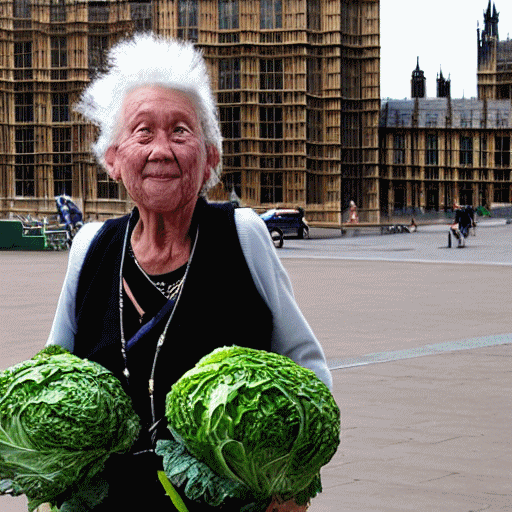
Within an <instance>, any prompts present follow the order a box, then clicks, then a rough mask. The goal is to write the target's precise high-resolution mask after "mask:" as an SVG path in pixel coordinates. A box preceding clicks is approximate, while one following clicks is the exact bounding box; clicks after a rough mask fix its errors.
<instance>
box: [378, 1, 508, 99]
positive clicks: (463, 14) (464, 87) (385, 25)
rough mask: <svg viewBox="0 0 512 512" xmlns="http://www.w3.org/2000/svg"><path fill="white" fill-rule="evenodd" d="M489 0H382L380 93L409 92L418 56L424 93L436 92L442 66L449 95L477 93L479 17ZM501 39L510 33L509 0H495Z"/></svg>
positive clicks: (399, 95) (481, 21)
mask: <svg viewBox="0 0 512 512" xmlns="http://www.w3.org/2000/svg"><path fill="white" fill-rule="evenodd" d="M488 1H489V0H428V1H427V2H420V1H419V0H381V1H380V23H381V26H380V37H381V39H380V44H381V54H380V56H381V97H382V98H388V97H389V98H394V99H402V98H410V97H411V73H412V71H413V70H414V69H415V68H416V58H417V57H419V59H420V69H422V70H423V71H424V72H425V77H426V79H427V96H428V97H435V96H436V78H437V74H438V73H439V70H440V69H442V71H443V76H444V77H445V78H447V77H448V75H449V76H450V78H451V96H452V98H462V97H463V96H464V97H465V98H471V97H476V59H477V35H476V29H477V22H478V23H479V25H480V29H483V24H484V16H483V12H484V10H486V9H487V5H488ZM495 4H496V10H497V11H498V13H499V15H500V16H499V24H498V31H499V36H500V40H504V39H507V38H508V36H509V35H510V37H511V38H512V1H511V0H496V1H495Z"/></svg>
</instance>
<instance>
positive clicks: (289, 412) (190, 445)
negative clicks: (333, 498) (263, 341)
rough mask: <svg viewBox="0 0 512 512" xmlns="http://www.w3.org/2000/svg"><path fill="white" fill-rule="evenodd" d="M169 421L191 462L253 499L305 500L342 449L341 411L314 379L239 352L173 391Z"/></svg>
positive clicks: (229, 350)
mask: <svg viewBox="0 0 512 512" xmlns="http://www.w3.org/2000/svg"><path fill="white" fill-rule="evenodd" d="M166 417H167V420H168V425H169V428H170V430H171V431H172V432H173V434H174V435H175V437H176V438H177V439H179V440H180V441H181V442H183V443H184V445H185V446H186V448H187V449H188V451H189V452H190V453H191V454H192V455H193V456H195V457H197V458H198V459H199V460H202V461H203V462H205V463H206V464H207V465H208V466H209V467H210V468H211V469H212V470H213V471H215V472H216V473H217V474H219V475H222V476H225V477H228V478H231V479H234V480H237V481H239V482H241V483H243V484H245V485H246V486H248V487H249V489H250V490H251V492H253V493H254V494H255V495H256V496H275V495H279V496H280V497H283V498H290V497H295V496H298V495H300V493H301V491H304V490H305V489H307V488H308V487H311V484H312V483H313V481H314V480H315V479H318V476H319V472H320V468H321V467H322V466H323V465H325V464H326V463H327V462H328V461H329V460H330V459H331V457H332V456H333V455H334V453H335V452H336V449H337V447H338V445H339V442H340V411H339V408H338V406H337V405H336V403H335V401H334V399H333V397H332V394H331V393H330V391H329V389H328V388H327V386H325V384H324V383H323V382H322V381H320V380H319V379H318V378H317V377H316V375H315V374H314V372H312V371H311V370H308V369H306V368H303V367H301V366H299V365H297V364H296V363H294V362H293V361H292V360H291V359H289V358H287V357H285V356H281V355H278V354H275V353H270V352H266V351H261V350H253V349H247V348H242V347H236V346H233V347H224V348H220V349H217V350H215V351H213V352H212V353H211V354H209V355H208V356H205V357H204V358H203V359H201V360H200V361H199V362H198V363H197V365H196V366H195V367H194V368H193V369H191V370H190V371H188V372H187V373H185V374H184V375H183V376H182V377H181V378H180V379H179V380H178V381H177V382H176V383H175V384H174V385H173V387H172V389H171V391H170V392H169V393H168V395H167V400H166ZM308 497H309V496H308ZM306 499H307V497H306Z"/></svg>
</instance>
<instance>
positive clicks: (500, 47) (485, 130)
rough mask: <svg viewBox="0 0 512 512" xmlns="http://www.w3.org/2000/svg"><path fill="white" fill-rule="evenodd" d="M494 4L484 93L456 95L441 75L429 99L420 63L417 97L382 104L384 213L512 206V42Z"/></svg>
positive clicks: (481, 50)
mask: <svg viewBox="0 0 512 512" xmlns="http://www.w3.org/2000/svg"><path fill="white" fill-rule="evenodd" d="M498 17H499V14H498V12H497V10H496V6H495V5H491V2H489V4H488V7H487V10H486V11H484V29H483V30H482V31H480V30H478V70H477V85H478V99H477V98H472V99H464V98H462V99H452V98H451V94H450V80H449V79H445V78H444V76H443V74H442V71H441V72H440V74H439V75H438V76H437V97H436V98H427V97H426V94H425V78H424V74H423V72H422V71H421V70H420V67H419V61H418V64H417V66H416V69H415V70H414V71H413V72H412V76H411V92H412V94H411V97H412V99H410V100H389V101H385V102H383V104H382V110H381V118H380V183H379V188H380V206H381V210H382V212H383V213H384V214H386V213H387V214H391V215H392V214H394V213H403V212H407V213H411V214H414V213H416V212H418V211H425V210H427V211H428V210H431V211H439V210H445V211H448V210H451V209H452V208H453V205H454V204H471V205H474V206H480V205H486V206H491V205H493V204H500V203H501V204H503V203H504V204H509V203H511V202H512V194H511V185H512V182H511V173H510V171H511V153H510V151H511V140H512V112H511V110H512V108H511V105H512V103H511V102H512V94H511V91H512V44H511V43H512V42H510V41H499V37H498Z"/></svg>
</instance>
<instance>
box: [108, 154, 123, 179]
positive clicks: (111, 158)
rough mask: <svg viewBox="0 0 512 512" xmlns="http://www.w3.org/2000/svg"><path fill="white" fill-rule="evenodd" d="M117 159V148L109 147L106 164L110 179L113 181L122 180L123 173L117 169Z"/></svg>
mask: <svg viewBox="0 0 512 512" xmlns="http://www.w3.org/2000/svg"><path fill="white" fill-rule="evenodd" d="M116 159H117V146H109V147H108V149H107V151H106V152H105V164H106V167H107V171H108V173H109V175H110V177H111V178H112V179H113V180H115V181H118V180H119V179H121V173H120V172H119V170H118V169H117V166H116Z"/></svg>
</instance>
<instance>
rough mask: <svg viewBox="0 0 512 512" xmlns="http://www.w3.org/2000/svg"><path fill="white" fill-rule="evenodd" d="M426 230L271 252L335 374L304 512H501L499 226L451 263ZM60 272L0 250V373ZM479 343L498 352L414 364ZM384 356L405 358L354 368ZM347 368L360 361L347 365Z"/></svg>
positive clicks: (42, 331)
mask: <svg viewBox="0 0 512 512" xmlns="http://www.w3.org/2000/svg"><path fill="white" fill-rule="evenodd" d="M428 232H429V230H428V229H425V231H424V232H423V233H418V234H417V235H420V236H418V237H417V238H414V237H415V236H416V234H415V235H386V236H380V235H379V236H368V237H366V236H365V237H357V238H346V239H340V238H336V237H335V238H325V239H320V238H318V239H313V240H306V241H295V240H293V241H292V240H286V241H285V247H284V249H285V250H283V251H282V252H280V253H279V254H280V256H281V258H282V261H283V263H284V265H285V267H286V269H287V270H288V272H289V274H290V277H291V280H292V282H293V284H294V289H295V293H296V297H297V301H298V302H299V305H300V307H301V309H302V311H303V312H304V315H305V316H306V318H307V319H308V321H309V322H310V324H311V325H312V327H313V330H314V331H315V333H316V334H317V336H318V338H319V339H320V340H321V342H322V344H323V346H324V349H325V352H326V356H327V358H328V360H329V363H330V365H331V366H332V367H336V368H338V369H336V370H333V377H334V390H333V391H334V396H335V398H336V400H337V402H338V404H339V405H340V408H341V412H342V431H343V435H342V443H341V445H340V449H339V450H338V453H337V454H336V455H335V457H334V458H333V460H332V461H331V462H330V463H329V464H328V465H327V466H326V467H325V468H324V470H323V484H324V492H323V493H322V494H321V495H319V496H318V497H317V498H316V499H315V500H313V504H312V506H311V508H310V510H311V511H312V512H351V511H379V512H387V511H402V510H404V511H408V510H414V511H416V512H437V511H442V512H445V511H446V512H452V511H454V512H459V511H460V512H471V511H473V512H476V511H482V510H489V511H503V510H510V511H512V484H511V478H510V477H511V475H512V442H511V440H510V425H511V420H512V412H511V411H512V403H511V402H512V398H511V397H512V365H511V363H512V335H511V336H510V340H511V341H510V343H508V333H512V318H511V317H510V307H509V304H510V299H509V294H510V290H511V287H512V272H511V268H510V261H512V259H511V260H509V261H508V263H507V261H506V259H507V257H506V253H507V250H510V245H509V244H508V238H507V237H509V236H510V233H512V226H504V225H500V226H496V227H491V225H489V227H487V228H482V229H481V230H480V231H479V232H478V234H477V236H476V237H474V238H472V239H470V240H469V244H473V247H474V249H469V247H467V248H466V249H461V250H456V249H452V250H451V251H452V253H453V254H451V256H453V257H457V256H456V254H457V253H459V254H460V257H462V256H463V255H464V258H467V259H466V260H465V263H467V264H464V265H460V264H454V263H457V261H454V262H447V261H446V256H445V254H446V253H447V252H448V251H447V250H445V249H442V248H441V247H442V246H441V244H440V243H438V245H437V249H435V248H433V247H435V246H434V245H433V243H434V242H437V241H440V239H441V238H440V237H441V235H444V233H443V232H442V231H436V230H435V229H434V228H432V232H431V233H430V235H429V234H428ZM429 236H430V237H431V238H430V239H429V238H428V237H429ZM308 242H309V245H308ZM501 245H503V247H501ZM334 246H335V247H334ZM505 246H506V247H505ZM393 247H394V248H395V249H400V248H401V247H402V248H403V247H407V248H408V250H407V251H400V250H396V251H393V250H391V249H393ZM476 247H478V249H476ZM493 248H494V249H493ZM322 251H323V252H322ZM356 251H357V252H356ZM425 251H430V253H431V256H430V258H431V260H429V259H428V258H425V257H423V256H424V254H425ZM436 251H437V252H436ZM464 251H465V252H464ZM470 251H472V252H470ZM405 252H408V253H409V254H408V260H409V261H400V256H401V255H402V253H405ZM471 254H473V257H470V255H471ZM482 254H487V255H488V254H491V255H492V254H496V258H497V261H495V262H493V261H492V258H491V257H486V258H481V257H480V255H482ZM350 255H353V258H352V259H350ZM475 255H476V256H475ZM311 256H313V257H311ZM340 256H341V258H340ZM414 258H416V260H414ZM487 259H489V260H491V261H487ZM484 260H485V261H484ZM496 263H499V264H496ZM65 264H66V254H65V253H9V252H0V301H1V304H2V307H1V308H0V368H5V367H7V366H9V365H11V364H14V363H15V362H18V361H20V360H22V359H25V358H27V357H30V356H31V355H32V354H33V353H34V352H35V351H36V350H37V349H38V348H40V346H41V345H42V344H43V343H44V340H45V338H46V335H47V333H48V331H49V326H50V324H51V319H52V315H53V311H54V308H55V303H56V300H57V297H58V293H59V288H60V284H61V282H62V278H63V275H64V272H65ZM489 335H502V336H501V338H499V340H498V337H497V340H498V341H497V342H499V343H500V344H497V345H494V346H485V347H482V348H471V349H468V350H458V351H449V352H439V353H437V354H434V355H428V356H423V357H415V354H416V352H415V350H416V349H418V348H421V347H424V346H425V345H429V344H430V345H432V346H434V347H437V346H439V344H440V343H442V342H452V341H453V342H457V341H458V340H470V341H472V342H474V343H473V344H472V345H469V344H468V346H479V340H481V339H483V338H484V337H488V336H489ZM503 335H505V336H503ZM486 339H487V338H486ZM396 351H403V353H404V354H405V358H404V359H400V360H397V361H391V362H382V363H376V364H364V361H365V356H367V355H368V354H373V353H375V352H378V353H381V354H386V353H392V352H396ZM353 360H358V361H362V363H361V365H360V366H352V367H346V366H347V362H348V361H353ZM148 509H150V508H148ZM25 510H26V505H25V502H24V500H23V499H10V498H6V497H3V498H0V512H22V511H25Z"/></svg>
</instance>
